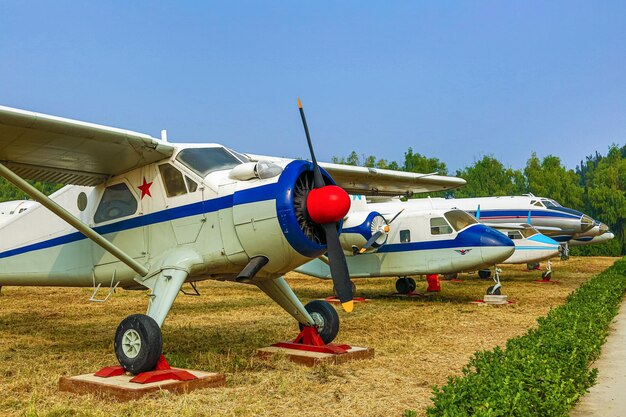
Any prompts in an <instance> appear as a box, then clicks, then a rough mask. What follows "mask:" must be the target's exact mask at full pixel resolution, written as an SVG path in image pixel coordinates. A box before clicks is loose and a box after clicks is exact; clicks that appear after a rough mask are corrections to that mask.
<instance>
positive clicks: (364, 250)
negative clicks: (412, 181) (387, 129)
mask: <svg viewBox="0 0 626 417" xmlns="http://www.w3.org/2000/svg"><path fill="white" fill-rule="evenodd" d="M386 219H390V220H389V221H388V220H386ZM340 241H341V245H342V248H343V249H344V252H345V253H346V261H347V264H348V270H349V273H350V277H351V278H368V277H387V276H396V277H399V278H398V279H397V281H396V290H397V291H398V292H399V293H404V294H406V293H409V292H411V291H413V290H415V285H416V283H415V280H414V279H412V278H410V277H407V276H408V275H428V274H451V273H456V272H462V271H475V270H477V269H481V268H484V267H489V266H492V265H495V264H497V263H500V262H502V261H504V260H505V259H507V258H509V257H510V256H511V255H512V254H513V252H514V250H515V246H514V243H513V241H512V240H511V239H509V238H508V237H507V236H505V235H504V234H502V233H500V232H498V231H497V230H494V229H492V228H490V227H488V226H485V225H483V224H480V223H479V222H478V221H477V220H476V219H475V218H474V217H473V216H472V215H470V214H468V213H466V212H464V211H462V210H456V209H452V210H448V209H425V210H424V209H416V208H414V207H411V206H409V205H407V204H406V203H404V202H398V203H394V204H390V205H386V206H384V207H383V206H380V205H379V204H371V203H370V204H368V203H367V202H366V200H365V196H352V209H351V210H350V212H349V213H348V215H347V217H346V218H345V219H344V229H343V232H342V234H341V237H340ZM322 259H323V258H321V259H314V260H312V261H310V262H308V263H306V264H304V265H302V266H300V267H298V268H296V271H298V272H301V273H304V274H307V275H311V276H315V277H318V278H322V279H329V278H330V277H331V271H330V268H329V266H328V265H327V263H325V262H324V261H323V260H322Z"/></svg>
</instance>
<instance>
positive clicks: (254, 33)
mask: <svg viewBox="0 0 626 417" xmlns="http://www.w3.org/2000/svg"><path fill="white" fill-rule="evenodd" d="M100 3H101V4H97V3H96V2H90V1H59V0H55V1H9V0H3V1H1V2H0V28H1V29H0V63H1V65H0V104H3V105H7V106H12V107H18V108H23V109H27V110H33V111H38V112H43V113H49V114H53V115H58V116H64V117H69V118H76V119H79V120H85V121H90V122H95V123H101V124H105V125H110V126H115V127H121V128H126V129H131V130H136V131H140V132H144V133H148V134H152V135H154V136H158V135H159V132H160V130H161V129H164V128H165V129H167V130H168V133H169V137H170V140H172V141H207V142H220V143H223V144H225V145H227V146H230V147H232V148H235V149H237V150H240V151H243V152H253V153H262V154H270V155H281V156H289V157H306V156H307V151H306V144H305V142H304V140H305V139H304V135H303V132H302V127H301V124H300V119H299V115H298V111H297V106H296V98H297V97H298V96H301V97H302V100H303V103H304V108H305V111H306V114H307V118H308V121H309V125H310V128H311V133H312V136H313V140H314V142H315V144H316V148H317V153H318V159H320V160H326V161H328V160H330V159H331V157H332V156H333V155H338V156H346V155H347V154H348V153H349V152H350V151H351V150H356V151H357V152H359V153H360V154H361V153H365V154H374V155H376V156H377V157H382V158H385V159H389V160H398V161H401V160H402V158H403V154H404V151H406V150H407V149H408V147H413V149H414V151H416V152H420V153H422V154H425V155H427V156H432V157H437V158H440V159H441V160H443V161H445V162H446V163H447V164H448V166H449V168H450V169H451V171H454V170H455V169H457V168H461V167H464V166H466V165H468V164H471V163H472V162H473V161H475V160H476V159H478V158H480V157H481V156H482V155H484V154H493V155H494V156H495V157H497V158H499V159H500V160H502V161H503V162H504V163H505V165H507V166H512V167H514V168H522V167H523V166H524V164H525V162H526V160H527V159H528V157H529V156H530V153H531V152H532V151H536V152H537V154H538V155H539V156H541V157H543V156H545V155H548V154H554V155H558V156H560V157H561V159H562V160H563V162H564V163H565V164H566V166H568V167H571V168H573V167H574V166H575V165H576V164H577V163H578V162H579V161H580V159H581V158H583V157H584V156H585V155H587V154H590V153H592V152H594V151H595V150H599V151H601V152H603V153H606V151H607V148H608V146H609V145H610V144H611V143H619V144H624V143H625V142H626V2H624V1H602V2H591V1H584V2H579V1H567V2H566V1H550V2H547V1H537V2H535V1H519V2H507V1H468V2H439V1H432V2H414V1H406V2H370V1H344V2H326V1H289V2H288V1H234V0H233V1H224V2H209V1H203V2H200V1H198V2H194V1H186V2H185V1H171V2H153V1H151V2H148V1H108V2H100Z"/></svg>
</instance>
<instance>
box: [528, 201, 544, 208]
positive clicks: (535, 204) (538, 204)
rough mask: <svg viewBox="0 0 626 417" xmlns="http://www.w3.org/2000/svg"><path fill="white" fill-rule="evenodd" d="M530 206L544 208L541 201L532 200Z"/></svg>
mask: <svg viewBox="0 0 626 417" xmlns="http://www.w3.org/2000/svg"><path fill="white" fill-rule="evenodd" d="M530 204H531V205H533V206H537V207H544V205H543V204H541V201H539V200H532V201H531V202H530Z"/></svg>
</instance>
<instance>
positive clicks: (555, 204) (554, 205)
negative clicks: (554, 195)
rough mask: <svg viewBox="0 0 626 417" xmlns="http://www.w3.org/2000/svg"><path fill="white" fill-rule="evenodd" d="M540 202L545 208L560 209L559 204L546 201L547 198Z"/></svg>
mask: <svg viewBox="0 0 626 417" xmlns="http://www.w3.org/2000/svg"><path fill="white" fill-rule="evenodd" d="M541 202H542V203H543V204H544V205H545V206H546V207H547V208H557V207H562V206H561V205H560V204H559V203H557V202H556V201H554V200H548V199H547V198H544V199H542V200H541Z"/></svg>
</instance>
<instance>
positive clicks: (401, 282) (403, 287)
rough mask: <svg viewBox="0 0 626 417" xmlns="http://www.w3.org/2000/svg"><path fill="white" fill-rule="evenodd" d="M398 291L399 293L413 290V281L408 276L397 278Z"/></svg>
mask: <svg viewBox="0 0 626 417" xmlns="http://www.w3.org/2000/svg"><path fill="white" fill-rule="evenodd" d="M396 291H397V292H398V293H399V294H408V293H410V292H411V283H410V282H409V280H408V279H407V278H398V279H397V280H396Z"/></svg>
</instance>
